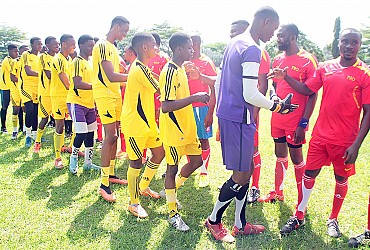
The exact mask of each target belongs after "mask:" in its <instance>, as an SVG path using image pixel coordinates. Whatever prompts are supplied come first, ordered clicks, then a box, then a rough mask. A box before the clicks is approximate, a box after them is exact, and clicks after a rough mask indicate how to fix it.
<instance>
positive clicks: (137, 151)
mask: <svg viewBox="0 0 370 250" xmlns="http://www.w3.org/2000/svg"><path fill="white" fill-rule="evenodd" d="M160 146H162V141H161V139H159V136H158V137H128V138H126V152H127V154H128V158H129V159H130V160H132V161H134V160H137V159H141V158H142V157H143V152H144V149H146V148H158V147H160Z"/></svg>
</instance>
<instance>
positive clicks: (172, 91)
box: [161, 67, 177, 101]
mask: <svg viewBox="0 0 370 250" xmlns="http://www.w3.org/2000/svg"><path fill="white" fill-rule="evenodd" d="M176 82H177V77H176V69H174V68H172V67H168V70H167V72H166V77H165V84H163V87H162V89H161V101H172V100H176Z"/></svg>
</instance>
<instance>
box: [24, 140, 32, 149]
mask: <svg viewBox="0 0 370 250" xmlns="http://www.w3.org/2000/svg"><path fill="white" fill-rule="evenodd" d="M25 146H26V148H30V147H31V146H32V139H31V137H26V143H25Z"/></svg>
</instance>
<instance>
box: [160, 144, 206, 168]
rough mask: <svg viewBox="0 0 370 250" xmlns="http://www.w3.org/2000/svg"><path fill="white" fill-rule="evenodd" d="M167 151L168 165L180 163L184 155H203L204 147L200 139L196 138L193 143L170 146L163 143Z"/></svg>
mask: <svg viewBox="0 0 370 250" xmlns="http://www.w3.org/2000/svg"><path fill="white" fill-rule="evenodd" d="M163 147H164V151H165V153H166V162H167V164H168V165H179V162H180V160H181V157H182V156H184V155H201V154H202V147H201V146H200V142H199V139H198V138H196V139H195V141H194V142H193V143H190V144H187V145H183V146H168V145H163Z"/></svg>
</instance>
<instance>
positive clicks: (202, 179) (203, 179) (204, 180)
mask: <svg viewBox="0 0 370 250" xmlns="http://www.w3.org/2000/svg"><path fill="white" fill-rule="evenodd" d="M208 185H209V178H208V174H202V173H200V175H199V184H198V186H199V187H207V186H208Z"/></svg>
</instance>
